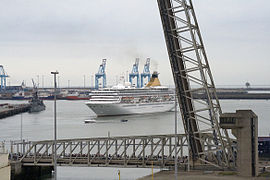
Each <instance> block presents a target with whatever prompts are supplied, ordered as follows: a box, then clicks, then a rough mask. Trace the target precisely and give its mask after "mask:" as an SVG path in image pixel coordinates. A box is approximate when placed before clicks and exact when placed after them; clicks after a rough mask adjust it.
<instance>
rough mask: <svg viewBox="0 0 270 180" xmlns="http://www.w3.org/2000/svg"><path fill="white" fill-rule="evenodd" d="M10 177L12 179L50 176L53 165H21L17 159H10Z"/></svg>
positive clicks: (31, 179) (33, 179)
mask: <svg viewBox="0 0 270 180" xmlns="http://www.w3.org/2000/svg"><path fill="white" fill-rule="evenodd" d="M10 165H11V179H12V180H21V179H27V180H35V179H40V178H41V177H51V175H52V170H53V166H23V165H22V163H21V162H19V161H12V162H11V163H10Z"/></svg>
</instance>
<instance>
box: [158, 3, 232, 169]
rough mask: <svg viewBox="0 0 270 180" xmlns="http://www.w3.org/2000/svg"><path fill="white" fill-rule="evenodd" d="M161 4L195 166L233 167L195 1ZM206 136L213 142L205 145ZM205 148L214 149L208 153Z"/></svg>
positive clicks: (165, 33)
mask: <svg viewBox="0 0 270 180" xmlns="http://www.w3.org/2000/svg"><path fill="white" fill-rule="evenodd" d="M157 1H158V6H159V10H160V15H161V20H162V25H163V30H164V36H165V39H166V45H167V50H168V54H169V59H170V63H171V68H172V72H173V76H174V81H175V85H176V88H177V96H178V102H179V107H180V110H181V116H182V120H183V125H184V129H185V132H186V134H188V139H189V144H190V152H191V153H192V159H193V162H194V163H195V162H204V163H209V164H212V165H215V166H218V167H222V168H224V167H231V165H232V164H234V163H231V162H234V156H233V153H232V148H231V143H230V139H229V137H228V133H227V131H226V130H223V129H221V128H220V125H219V122H218V119H219V114H221V108H220V104H219V100H218V98H217V94H216V90H215V85H214V81H213V77H212V74H211V71H210V67H209V64H208V60H207V56H206V51H205V48H204V44H203V40H202V36H201V33H200V29H199V26H198V22H197V19H196V15H195V12H194V8H193V4H192V2H191V0H157ZM193 93H204V94H206V98H205V99H194V98H193ZM203 133H211V134H212V135H213V141H211V142H205V141H203V139H202V138H201V137H202V134H203ZM205 144H211V146H212V147H214V148H213V149H211V150H209V149H207V150H206V149H205V148H204V147H205V146H204V145H205ZM210 153H213V154H215V157H216V159H215V160H212V161H210V160H209V159H207V156H208V155H209V154H210Z"/></svg>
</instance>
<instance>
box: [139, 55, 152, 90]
mask: <svg viewBox="0 0 270 180" xmlns="http://www.w3.org/2000/svg"><path fill="white" fill-rule="evenodd" d="M150 77H151V74H150V58H147V59H146V63H145V65H144V68H143V73H141V87H143V86H144V82H143V81H144V79H145V78H147V82H149V81H150Z"/></svg>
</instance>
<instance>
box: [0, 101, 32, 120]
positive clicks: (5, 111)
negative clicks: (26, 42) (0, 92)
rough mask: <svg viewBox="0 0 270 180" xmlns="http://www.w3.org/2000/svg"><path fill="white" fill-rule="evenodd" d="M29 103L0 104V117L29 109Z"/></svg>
mask: <svg viewBox="0 0 270 180" xmlns="http://www.w3.org/2000/svg"><path fill="white" fill-rule="evenodd" d="M29 108H30V105H29V104H0V119H2V118H5V117H9V116H13V115H15V114H19V113H23V112H27V111H29Z"/></svg>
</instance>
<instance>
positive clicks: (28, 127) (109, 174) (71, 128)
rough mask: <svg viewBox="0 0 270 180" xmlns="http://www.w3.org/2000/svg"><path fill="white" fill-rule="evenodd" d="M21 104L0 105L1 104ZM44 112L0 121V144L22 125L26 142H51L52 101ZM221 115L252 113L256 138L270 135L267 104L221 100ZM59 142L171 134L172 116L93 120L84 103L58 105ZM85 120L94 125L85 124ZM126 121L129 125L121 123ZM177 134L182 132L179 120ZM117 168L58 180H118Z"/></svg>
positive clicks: (66, 172)
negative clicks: (246, 111) (92, 138)
mask: <svg viewBox="0 0 270 180" xmlns="http://www.w3.org/2000/svg"><path fill="white" fill-rule="evenodd" d="M6 102H7V103H22V102H23V101H0V103H6ZM45 104H46V106H47V109H46V110H45V111H43V112H40V113H36V114H29V113H23V114H22V115H16V116H12V117H8V118H5V119H1V120H0V141H3V140H6V141H9V140H14V139H17V140H18V139H20V127H21V126H20V122H21V118H22V122H23V138H24V139H28V140H45V139H53V101H45ZM221 106H222V110H223V112H233V111H235V110H236V109H252V110H253V111H254V112H255V113H256V114H257V115H258V117H259V135H260V136H263V135H264V136H266V135H267V136H268V135H269V133H270V101H267V100H222V101H221ZM57 117H58V118H57V123H58V124H57V126H58V132H57V136H58V138H82V137H100V136H108V133H109V134H110V136H125V135H148V134H171V133H174V112H167V113H156V114H149V115H133V116H116V117H106V118H95V115H94V113H93V112H92V111H91V110H90V109H89V108H88V107H87V106H86V105H85V101H57ZM86 119H96V120H97V123H92V124H85V123H84V120H86ZM122 119H127V120H128V122H121V120H122ZM178 122H179V131H178V132H179V133H182V132H183V128H182V126H181V125H182V122H181V119H178ZM117 170H118V169H117V168H89V167H83V168H82V167H79V168H70V167H59V168H58V176H59V179H62V180H69V179H78V180H79V179H80V180H82V179H95V180H96V179H118V176H117ZM150 173H151V170H150V169H139V168H137V169H129V168H121V179H136V178H138V177H142V176H145V175H147V174H150Z"/></svg>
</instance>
